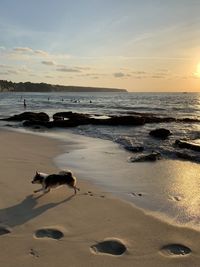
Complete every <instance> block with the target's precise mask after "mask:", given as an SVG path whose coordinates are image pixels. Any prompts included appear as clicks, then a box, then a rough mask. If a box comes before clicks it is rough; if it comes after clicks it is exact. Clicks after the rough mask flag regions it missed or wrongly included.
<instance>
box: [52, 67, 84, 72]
mask: <svg viewBox="0 0 200 267" xmlns="http://www.w3.org/2000/svg"><path fill="white" fill-rule="evenodd" d="M56 70H57V71H62V72H81V70H79V69H77V68H67V67H65V66H63V67H59V68H57V69H56Z"/></svg>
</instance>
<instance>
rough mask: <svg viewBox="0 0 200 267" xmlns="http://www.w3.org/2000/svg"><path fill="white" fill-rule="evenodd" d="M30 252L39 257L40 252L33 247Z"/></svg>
mask: <svg viewBox="0 0 200 267" xmlns="http://www.w3.org/2000/svg"><path fill="white" fill-rule="evenodd" d="M29 254H30V255H31V256H33V257H36V258H39V253H38V252H37V250H35V249H33V248H31V249H30V251H29Z"/></svg>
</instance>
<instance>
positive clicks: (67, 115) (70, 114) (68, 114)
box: [53, 111, 90, 120]
mask: <svg viewBox="0 0 200 267" xmlns="http://www.w3.org/2000/svg"><path fill="white" fill-rule="evenodd" d="M89 117H90V115H89V114H84V113H76V112H72V111H67V112H57V113H55V114H54V115H53V119H54V120H57V118H62V119H65V118H67V119H79V120H81V119H86V118H89Z"/></svg>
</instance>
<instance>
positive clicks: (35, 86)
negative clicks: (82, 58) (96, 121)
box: [0, 80, 127, 93]
mask: <svg viewBox="0 0 200 267" xmlns="http://www.w3.org/2000/svg"><path fill="white" fill-rule="evenodd" d="M0 92H108V93H109V92H127V90H126V89H118V88H104V87H86V86H71V85H53V84H48V83H32V82H19V83H14V82H11V81H7V80H0Z"/></svg>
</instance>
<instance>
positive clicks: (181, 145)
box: [175, 140, 200, 151]
mask: <svg viewBox="0 0 200 267" xmlns="http://www.w3.org/2000/svg"><path fill="white" fill-rule="evenodd" d="M175 145H176V146H178V147H179V148H187V149H190V150H194V151H200V144H196V143H194V142H189V141H184V140H176V142H175Z"/></svg>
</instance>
